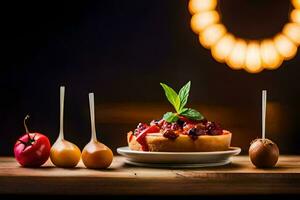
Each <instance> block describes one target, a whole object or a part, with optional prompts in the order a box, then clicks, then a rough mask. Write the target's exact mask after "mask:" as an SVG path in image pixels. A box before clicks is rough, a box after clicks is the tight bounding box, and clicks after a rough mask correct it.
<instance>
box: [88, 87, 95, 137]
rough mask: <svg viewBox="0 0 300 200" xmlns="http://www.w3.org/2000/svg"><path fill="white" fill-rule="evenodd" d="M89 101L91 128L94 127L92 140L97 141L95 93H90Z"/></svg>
mask: <svg viewBox="0 0 300 200" xmlns="http://www.w3.org/2000/svg"><path fill="white" fill-rule="evenodd" d="M89 102H90V115H91V129H92V136H91V140H92V141H94V142H97V135H96V126H95V103H94V93H89Z"/></svg>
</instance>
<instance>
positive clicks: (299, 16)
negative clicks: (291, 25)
mask: <svg viewBox="0 0 300 200" xmlns="http://www.w3.org/2000/svg"><path fill="white" fill-rule="evenodd" d="M290 20H291V21H292V22H295V23H297V24H300V9H294V10H293V11H292V12H291V14H290Z"/></svg>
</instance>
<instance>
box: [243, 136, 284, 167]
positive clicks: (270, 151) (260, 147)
mask: <svg viewBox="0 0 300 200" xmlns="http://www.w3.org/2000/svg"><path fill="white" fill-rule="evenodd" d="M249 156H250V160H251V162H252V163H253V165H255V166H256V167H257V168H269V167H274V166H275V165H276V163H277V161H278V157H279V149H278V147H277V145H276V144H275V143H274V142H273V141H271V140H269V139H261V138H260V139H256V140H254V141H252V142H251V145H250V148H249Z"/></svg>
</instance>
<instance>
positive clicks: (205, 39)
mask: <svg viewBox="0 0 300 200" xmlns="http://www.w3.org/2000/svg"><path fill="white" fill-rule="evenodd" d="M225 33H226V28H225V27H224V26H223V25H222V24H213V25H211V26H209V27H207V28H206V29H204V30H203V31H202V32H201V34H200V35H199V40H200V43H201V44H202V46H204V47H205V48H209V47H211V46H212V45H214V44H215V43H216V42H217V41H218V40H219V39H220V38H221V37H222V36H223V35H224V34H225Z"/></svg>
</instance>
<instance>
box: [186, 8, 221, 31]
mask: <svg viewBox="0 0 300 200" xmlns="http://www.w3.org/2000/svg"><path fill="white" fill-rule="evenodd" d="M219 20H220V16H219V14H218V12H217V11H207V12H202V13H197V14H195V15H193V17H192V19H191V28H192V30H193V31H194V32H195V33H197V34H198V33H200V32H201V31H202V30H203V29H204V28H205V27H207V26H209V25H212V24H215V23H218V22H219Z"/></svg>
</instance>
